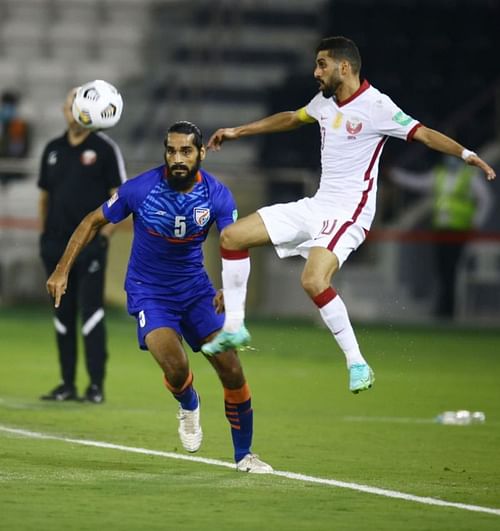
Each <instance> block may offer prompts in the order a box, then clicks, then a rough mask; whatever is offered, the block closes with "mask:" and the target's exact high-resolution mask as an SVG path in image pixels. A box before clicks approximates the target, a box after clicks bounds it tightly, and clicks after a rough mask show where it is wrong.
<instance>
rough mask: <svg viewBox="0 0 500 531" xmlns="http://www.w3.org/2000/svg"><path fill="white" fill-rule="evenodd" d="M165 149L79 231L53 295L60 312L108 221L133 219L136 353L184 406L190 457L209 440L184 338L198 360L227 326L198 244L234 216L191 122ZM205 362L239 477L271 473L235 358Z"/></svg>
mask: <svg viewBox="0 0 500 531" xmlns="http://www.w3.org/2000/svg"><path fill="white" fill-rule="evenodd" d="M164 146H165V155H164V158H165V164H163V165H161V166H159V167H157V168H153V169H151V170H149V171H146V172H145V173H143V174H141V175H139V176H137V177H135V178H134V179H131V180H129V181H127V182H126V183H125V184H124V185H122V186H121V187H120V188H119V189H118V191H117V192H116V193H115V194H114V195H113V197H112V198H111V199H109V200H108V201H107V202H105V203H104V204H103V205H102V206H101V207H99V208H97V209H96V210H94V211H93V212H92V213H90V214H89V215H88V216H86V217H85V219H84V220H83V221H82V222H81V223H80V225H79V226H78V227H77V229H76V230H75V232H74V233H73V235H72V236H71V239H70V241H69V243H68V246H67V248H66V251H65V252H64V255H63V256H62V258H61V259H60V261H59V263H58V264H57V267H56V268H55V270H54V272H53V273H52V275H51V276H50V278H49V279H48V281H47V289H48V291H49V293H50V294H51V295H52V296H53V297H54V298H55V307H56V308H58V307H59V305H60V304H61V306H62V304H64V301H65V299H66V297H67V296H68V295H67V294H66V295H65V296H64V297H63V295H64V294H65V293H67V291H68V288H69V284H68V275H69V279H71V274H72V273H70V270H71V268H72V267H78V260H79V259H80V257H81V256H83V254H84V253H85V251H86V250H87V249H88V243H89V242H91V241H93V238H94V237H95V235H96V234H98V232H99V231H102V230H103V227H106V226H108V224H109V223H110V222H111V223H119V222H120V221H122V220H123V219H125V218H127V217H128V216H129V215H130V214H132V215H133V218H134V240H133V244H132V250H131V252H130V258H129V263H128V269H127V275H126V279H125V290H126V292H127V308H128V312H129V313H130V315H132V316H134V317H135V319H136V321H137V336H138V341H139V347H140V348H141V349H142V350H149V351H150V352H151V354H152V355H153V357H154V359H155V360H156V362H157V363H158V365H159V366H160V368H161V370H162V371H163V376H164V378H163V380H164V383H165V386H166V388H167V389H168V390H169V391H170V392H171V393H172V396H173V398H174V399H175V400H176V401H177V402H178V403H179V410H178V415H177V418H178V420H179V428H178V433H179V437H180V439H181V443H182V445H183V447H184V449H185V450H187V451H188V452H196V451H197V450H198V449H199V448H200V446H201V443H202V439H203V431H202V428H201V424H200V397H199V395H198V393H197V391H196V390H195V388H194V386H193V373H192V371H191V369H190V366H189V359H188V356H187V354H186V351H185V349H184V346H183V344H182V340H183V339H185V340H186V342H187V343H188V344H189V345H190V347H191V348H192V350H193V351H194V352H199V351H200V349H201V346H202V345H203V344H204V343H206V342H207V341H209V340H210V339H212V338H213V337H214V336H215V335H216V334H217V333H218V331H219V330H220V329H221V327H222V324H223V322H224V314H223V313H222V312H223V300H222V295H221V294H220V293H219V294H216V291H215V289H214V287H213V286H212V283H211V281H210V279H209V277H208V275H207V272H206V270H205V268H204V265H203V250H202V245H203V242H204V241H205V239H206V237H207V235H208V231H209V229H210V227H211V226H212V224H213V223H216V225H217V228H218V230H219V231H221V230H222V229H223V228H224V227H226V226H228V225H229V224H231V223H233V222H234V220H235V219H236V217H237V210H236V204H235V202H234V199H233V196H232V194H231V192H230V191H229V189H228V188H226V186H224V185H223V184H222V183H221V182H219V181H218V180H217V179H216V178H215V177H213V176H212V175H210V174H209V173H207V172H206V171H205V170H203V169H201V168H200V165H201V162H202V161H203V160H204V158H205V154H206V150H205V146H204V145H203V139H202V134H201V131H200V129H199V128H198V127H197V126H196V125H195V124H193V123H191V122H176V123H175V124H173V125H172V126H171V127H170V128H169V129H168V131H167V135H166V137H165V139H164ZM61 297H62V299H61ZM207 359H208V361H209V362H210V363H211V364H212V366H213V368H214V369H215V371H216V372H217V375H218V376H219V379H220V381H221V383H222V386H223V389H224V407H225V412H226V417H227V420H228V421H229V424H230V427H231V436H232V441H233V448H234V459H235V462H236V469H237V470H239V471H241V472H251V473H267V472H272V468H271V467H270V466H269V465H268V464H267V463H264V462H263V461H261V460H260V459H259V458H258V456H257V455H255V454H253V453H252V451H251V444H252V436H253V409H252V399H251V394H250V388H249V386H248V383H247V381H246V379H245V376H244V374H243V368H242V366H241V362H240V360H239V357H238V355H237V353H236V350H234V349H227V350H226V351H225V352H223V353H221V354H220V355H219V356H217V357H208V356H207Z"/></svg>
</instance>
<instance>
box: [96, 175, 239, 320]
mask: <svg viewBox="0 0 500 531" xmlns="http://www.w3.org/2000/svg"><path fill="white" fill-rule="evenodd" d="M165 172H166V166H165V165H163V166H160V167H158V168H154V169H152V170H149V171H147V172H145V173H143V174H141V175H139V176H137V177H135V178H134V179H131V180H129V181H127V182H126V183H124V184H123V185H122V186H120V188H119V189H118V190H117V192H116V194H115V195H114V196H113V197H111V198H110V199H109V200H108V201H107V202H106V203H104V204H103V206H102V211H103V214H104V216H105V217H106V219H108V220H109V221H110V222H112V223H118V222H120V221H121V220H123V219H125V218H126V217H127V216H129V215H130V214H133V220H134V239H133V242H132V250H131V253H130V259H129V263H128V269H127V275H126V278H125V290H126V291H127V295H128V310H129V312H130V313H135V312H137V311H139V310H144V309H145V308H147V307H148V301H151V304H153V303H154V304H156V303H158V302H161V301H165V302H166V303H168V304H172V303H179V304H180V305H181V306H183V307H186V306H188V305H189V304H190V301H194V300H196V297H197V296H199V295H200V293H201V292H207V291H210V290H212V289H213V288H212V286H211V283H210V280H209V278H208V275H207V273H206V271H205V269H204V266H203V251H202V244H203V242H204V241H205V239H206V237H207V234H208V231H209V229H210V227H211V226H212V224H213V223H214V222H215V223H216V225H217V228H218V230H219V231H221V230H222V229H223V228H224V227H226V226H227V225H229V224H230V223H233V221H234V220H235V219H236V217H237V211H236V204H235V201H234V199H233V196H232V194H231V192H230V191H229V189H228V188H227V187H226V186H224V185H223V184H222V183H221V182H219V181H217V180H216V179H215V177H213V176H212V175H210V174H209V173H207V172H206V171H204V170H200V171H199V172H198V174H197V181H196V183H195V185H194V187H193V189H192V190H191V191H190V192H188V193H183V192H177V191H175V190H172V189H171V188H170V186H169V185H168V182H167V180H166V178H165ZM179 309H180V308H179Z"/></svg>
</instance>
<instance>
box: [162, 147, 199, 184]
mask: <svg viewBox="0 0 500 531" xmlns="http://www.w3.org/2000/svg"><path fill="white" fill-rule="evenodd" d="M200 164H201V158H200V155H198V158H197V159H196V163H195V165H194V166H193V167H192V168H191V169H189V168H188V167H187V166H186V165H185V164H172V165H171V166H169V165H168V164H167V169H168V172H167V182H168V184H169V186H170V188H172V190H175V191H176V192H185V191H186V190H190V189H191V188H192V187H193V185H194V183H195V182H196V174H197V173H198V170H199V169H200ZM176 170H184V171H185V172H186V173H185V174H184V175H175V174H174V172H175V171H176Z"/></svg>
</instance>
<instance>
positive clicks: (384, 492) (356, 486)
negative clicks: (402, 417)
mask: <svg viewBox="0 0 500 531" xmlns="http://www.w3.org/2000/svg"><path fill="white" fill-rule="evenodd" d="M0 431H3V432H6V433H13V434H15V435H20V436H22V437H30V438H32V439H48V440H53V441H62V442H68V443H73V444H80V445H82V446H94V447H97V448H108V449H110V450H120V451H122V452H131V453H136V454H145V455H155V456H157V457H166V458H168V459H180V460H182V461H192V462H195V463H203V464H206V465H215V466H223V467H226V468H232V469H234V468H235V465H234V463H228V462H226V461H220V460H219V459H208V458H205V457H195V456H192V455H184V454H176V453H173V452H162V451H159V450H149V449H147V448H136V447H134V446H123V445H121V444H112V443H107V442H101V441H90V440H86V439H73V438H71V437H59V436H56V435H49V434H47V433H38V432H34V431H28V430H21V429H17V428H9V427H7V426H2V425H0ZM268 475H273V476H279V477H284V478H287V479H294V480H296V481H303V482H306V483H316V484H320V485H329V486H331V487H338V488H341V489H350V490H355V491H358V492H366V493H368V494H376V495H378V496H385V497H386V498H396V499H400V500H406V501H412V502H416V503H422V504H424V505H437V506H440V507H452V508H454V509H462V510H464V511H472V512H477V513H488V514H494V515H496V516H500V509H494V508H491V507H482V506H480V505H470V504H467V503H455V502H448V501H444V500H439V499H437V498H430V497H428V496H414V495H413V494H406V493H404V492H399V491H397V490H388V489H381V488H378V487H370V486H369V485H362V484H360V483H351V482H347V481H338V480H336V479H326V478H318V477H315V476H307V475H304V474H296V473H294V472H283V471H279V470H275V471H274V472H272V473H271V474H268Z"/></svg>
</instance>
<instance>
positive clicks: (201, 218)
mask: <svg viewBox="0 0 500 531" xmlns="http://www.w3.org/2000/svg"><path fill="white" fill-rule="evenodd" d="M193 215H194V220H195V222H196V224H197V225H199V226H200V227H204V226H205V225H206V224H207V223H208V220H209V219H210V209H209V208H199V207H196V208H194V209H193Z"/></svg>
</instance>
